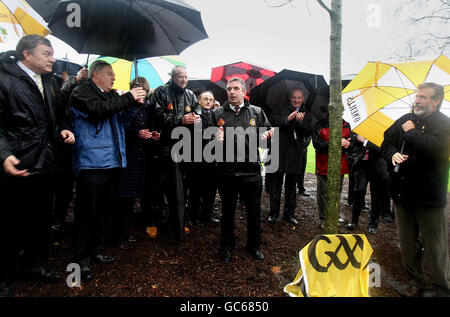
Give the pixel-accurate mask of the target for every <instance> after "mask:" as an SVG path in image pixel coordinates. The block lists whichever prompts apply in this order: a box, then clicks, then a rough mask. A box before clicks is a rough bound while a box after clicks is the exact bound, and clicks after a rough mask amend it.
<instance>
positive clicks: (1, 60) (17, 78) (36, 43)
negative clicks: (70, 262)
mask: <svg viewBox="0 0 450 317" xmlns="http://www.w3.org/2000/svg"><path fill="white" fill-rule="evenodd" d="M54 62H55V59H54V58H53V48H52V46H51V43H50V41H48V40H47V39H45V38H43V37H41V36H38V35H30V36H25V37H23V38H22V39H21V40H20V41H19V43H18V44H17V48H16V52H13V51H10V52H6V53H3V54H2V55H1V56H0V164H1V165H0V166H1V167H2V169H1V171H0V201H1V204H2V207H1V209H2V212H1V220H0V252H1V253H2V260H1V261H0V295H5V296H8V295H10V291H9V289H8V283H9V282H10V281H11V278H12V273H13V270H14V269H15V260H16V258H17V255H18V252H19V250H20V249H19V248H20V247H23V248H24V254H23V255H24V256H23V259H24V267H23V271H24V275H25V276H26V277H38V278H40V279H44V280H47V281H54V280H58V279H59V276H58V274H56V273H54V272H50V271H47V270H46V268H45V263H46V259H47V251H48V228H49V221H50V210H51V203H52V194H53V191H52V190H51V188H52V184H51V183H50V181H49V180H50V179H52V174H53V172H54V170H55V166H56V161H57V151H56V144H57V143H58V142H63V140H64V142H66V143H73V142H74V141H75V139H74V135H73V133H72V132H71V131H70V130H69V128H70V126H69V124H68V123H67V121H64V120H63V118H62V117H61V116H62V115H63V113H64V111H63V110H62V111H61V109H60V107H59V106H60V104H59V101H60V95H59V88H60V87H59V85H58V84H57V82H56V80H55V79H54V78H53V77H52V76H51V75H49V73H50V72H51V71H52V66H53V63H54Z"/></svg>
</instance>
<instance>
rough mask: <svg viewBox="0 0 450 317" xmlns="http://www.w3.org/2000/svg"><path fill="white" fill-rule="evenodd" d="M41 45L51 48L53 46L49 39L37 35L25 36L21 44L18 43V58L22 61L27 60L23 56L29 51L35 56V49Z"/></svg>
mask: <svg viewBox="0 0 450 317" xmlns="http://www.w3.org/2000/svg"><path fill="white" fill-rule="evenodd" d="M39 44H43V45H46V46H49V47H52V44H51V43H50V41H49V40H48V39H46V38H45V37H43V36H40V35H37V34H31V35H27V36H24V37H22V38H21V39H20V41H19V43H17V46H16V56H17V58H18V59H19V60H20V61H21V60H24V59H25V56H24V55H23V52H24V51H29V52H30V53H31V54H33V52H34V49H35V48H36V46H38V45H39Z"/></svg>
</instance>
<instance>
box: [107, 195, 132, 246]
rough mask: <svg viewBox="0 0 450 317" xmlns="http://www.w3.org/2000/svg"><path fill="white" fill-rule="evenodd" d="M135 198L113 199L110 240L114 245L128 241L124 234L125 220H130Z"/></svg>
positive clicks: (117, 197)
mask: <svg viewBox="0 0 450 317" xmlns="http://www.w3.org/2000/svg"><path fill="white" fill-rule="evenodd" d="M134 201H135V198H130V197H119V196H117V194H116V197H114V207H113V210H112V216H111V239H112V242H113V243H114V244H118V243H121V242H125V241H127V240H128V236H127V233H126V223H127V220H130V219H131V216H132V214H133V207H134Z"/></svg>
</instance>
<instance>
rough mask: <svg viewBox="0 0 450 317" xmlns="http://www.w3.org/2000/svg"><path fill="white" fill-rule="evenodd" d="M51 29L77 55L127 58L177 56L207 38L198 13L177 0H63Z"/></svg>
mask: <svg viewBox="0 0 450 317" xmlns="http://www.w3.org/2000/svg"><path fill="white" fill-rule="evenodd" d="M74 4H78V5H79V8H80V10H79V13H80V16H79V22H80V23H79V25H77V24H76V23H75V22H77V21H76V19H77V17H76V16H74V12H72V11H70V10H69V11H67V8H68V6H69V5H72V6H73V5H74ZM68 22H71V23H68ZM49 28H50V30H51V31H52V32H53V35H54V36H56V37H58V38H60V39H61V40H63V41H64V42H66V43H67V44H69V45H70V46H72V47H73V48H74V49H75V50H76V51H77V52H78V53H85V54H99V55H104V56H114V57H118V58H122V59H126V60H134V59H136V58H137V59H139V58H146V57H152V56H163V55H178V54H180V53H181V52H182V51H183V50H184V49H185V48H187V47H189V46H190V45H192V44H194V43H195V42H198V41H200V40H202V39H205V38H207V37H208V36H207V34H206V31H205V29H204V27H203V23H202V19H201V16H200V12H199V11H197V10H195V9H194V8H193V7H191V6H189V5H188V4H185V3H184V2H182V1H180V0H167V1H163V0H62V1H60V2H59V5H58V9H57V10H56V13H55V14H54V15H53V17H52V19H51V21H50V23H49Z"/></svg>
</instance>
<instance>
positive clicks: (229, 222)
mask: <svg viewBox="0 0 450 317" xmlns="http://www.w3.org/2000/svg"><path fill="white" fill-rule="evenodd" d="M219 194H220V197H221V200H222V217H221V219H220V225H221V226H220V227H221V241H220V246H221V248H222V249H225V248H228V249H234V248H235V247H236V238H235V235H234V218H235V214H236V204H237V200H238V196H239V197H240V198H241V199H242V200H243V201H244V204H245V211H246V215H247V247H248V248H251V249H254V250H257V249H259V248H260V245H261V194H262V180H261V179H259V180H253V181H251V182H246V177H239V176H227V177H222V179H221V181H220V183H219Z"/></svg>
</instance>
